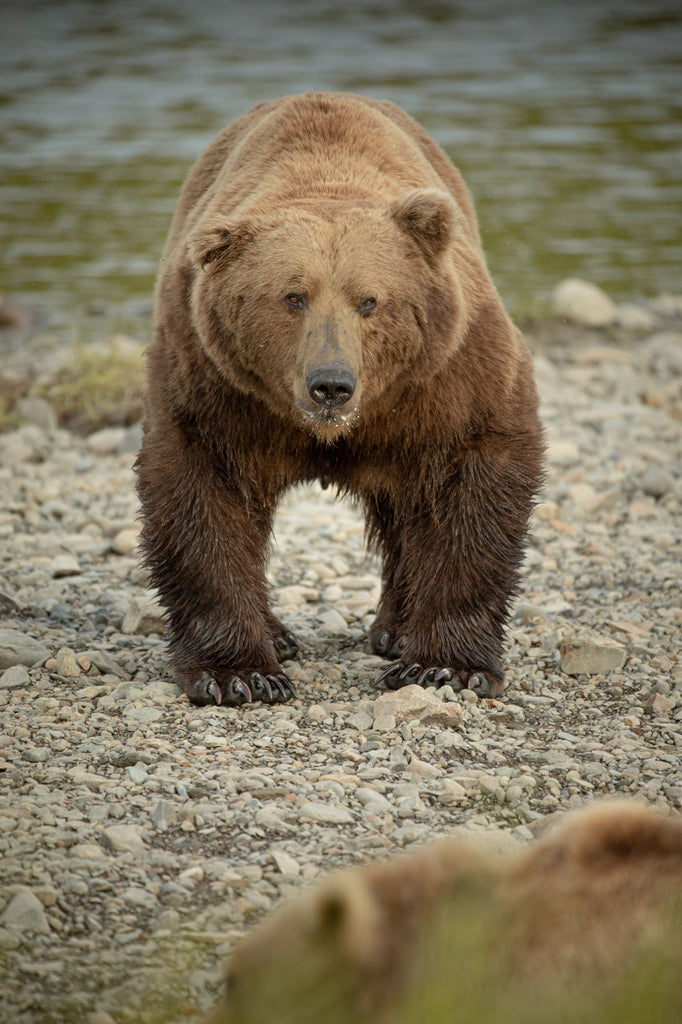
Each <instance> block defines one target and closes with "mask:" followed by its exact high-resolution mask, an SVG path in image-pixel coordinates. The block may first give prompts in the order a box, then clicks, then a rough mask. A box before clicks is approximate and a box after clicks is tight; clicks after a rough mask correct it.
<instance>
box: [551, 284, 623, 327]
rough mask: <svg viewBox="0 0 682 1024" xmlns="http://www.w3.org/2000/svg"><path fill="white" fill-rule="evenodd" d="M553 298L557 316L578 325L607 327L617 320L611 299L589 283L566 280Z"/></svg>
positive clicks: (555, 291) (559, 286)
mask: <svg viewBox="0 0 682 1024" xmlns="http://www.w3.org/2000/svg"><path fill="white" fill-rule="evenodd" d="M552 298H553V302H554V312H555V313H556V315H557V316H563V317H566V318H567V319H568V320H571V321H573V322H574V323H577V324H585V325H586V326H589V327H606V326H608V324H611V323H613V322H614V320H615V319H616V307H615V306H614V304H613V302H612V301H611V299H610V298H609V297H608V295H606V293H605V292H603V291H602V289H601V288H598V287H597V286H596V285H595V284H592V283H591V282H589V281H582V280H580V279H579V278H576V277H569V278H566V279H565V280H564V281H561V282H560V283H559V284H558V285H557V287H556V288H555V290H554V293H553V296H552Z"/></svg>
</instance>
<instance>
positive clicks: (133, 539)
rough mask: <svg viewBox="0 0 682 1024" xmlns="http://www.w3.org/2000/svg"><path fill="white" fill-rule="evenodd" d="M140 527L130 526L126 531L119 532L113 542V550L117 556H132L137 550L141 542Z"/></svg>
mask: <svg viewBox="0 0 682 1024" xmlns="http://www.w3.org/2000/svg"><path fill="white" fill-rule="evenodd" d="M140 530H141V527H139V526H128V527H126V529H125V530H119V532H118V533H117V534H116V536H115V537H114V539H113V540H112V542H111V549H112V551H115V552H116V554H117V555H130V554H132V552H133V551H134V550H135V549H136V547H137V545H138V543H139V541H140Z"/></svg>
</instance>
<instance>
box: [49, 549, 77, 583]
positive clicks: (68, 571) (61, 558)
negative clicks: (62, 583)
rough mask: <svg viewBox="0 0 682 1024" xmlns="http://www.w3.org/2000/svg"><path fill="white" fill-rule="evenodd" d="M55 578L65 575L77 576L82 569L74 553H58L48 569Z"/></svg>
mask: <svg viewBox="0 0 682 1024" xmlns="http://www.w3.org/2000/svg"><path fill="white" fill-rule="evenodd" d="M47 571H48V572H49V574H50V576H52V577H53V579H57V580H58V579H61V578H62V577H63V576H77V575H78V574H79V573H80V571H81V567H80V562H79V561H78V559H77V558H75V557H74V556H73V555H57V557H56V558H53V559H52V561H51V562H50V565H49V566H48V570H47Z"/></svg>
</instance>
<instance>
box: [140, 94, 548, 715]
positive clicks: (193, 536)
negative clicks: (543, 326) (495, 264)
mask: <svg viewBox="0 0 682 1024" xmlns="http://www.w3.org/2000/svg"><path fill="white" fill-rule="evenodd" d="M319 381H322V383H321V384H319V386H318V384H317V383H316V382H319ZM328 392H333V394H334V395H335V396H336V397H333V400H332V398H330V397H329V395H328ZM541 462H542V439H541V429H540V426H539V422H538V417H537V397H536V392H535V387H534V383H533V375H532V368H531V360H530V357H529V354H528V352H527V350H526V348H525V345H524V343H523V340H522V338H521V336H520V334H519V333H518V331H517V330H516V329H515V328H514V326H513V325H512V323H511V322H510V320H509V318H508V316H507V314H506V312H505V310H504V308H503V306H502V304H501V302H500V299H499V297H498V295H497V293H496V291H495V288H494V286H493V284H492V282H491V280H490V277H489V275H488V271H487V268H486V264H485V258H484V256H483V252H482V250H481V244H480V238H479V234H478V228H477V225H476V219H475V215H474V211H473V207H472V204H471V200H470V197H469V194H468V192H467V190H466V187H465V185H464V183H463V181H462V179H461V177H460V175H459V173H458V172H457V171H456V169H455V168H454V167H453V166H452V164H451V163H450V162H449V160H448V159H447V157H446V156H445V154H444V153H443V152H442V151H441V150H440V148H439V147H438V146H437V145H436V144H435V143H434V142H433V141H432V140H431V139H430V138H429V137H428V136H427V135H426V134H425V132H424V131H423V130H422V129H421V128H420V127H419V126H418V125H417V124H416V123H415V122H414V121H413V120H412V119H411V118H410V117H408V115H407V114H405V113H404V112H403V111H402V110H400V109H399V108H397V107H395V106H394V105H393V104H391V103H388V102H378V101H374V100H370V99H366V98H364V97H359V96H353V95H346V94H334V93H308V94H305V95H302V96H295V97H288V98H284V99H280V100H277V101H275V102H272V103H263V104H259V105H258V106H256V107H255V108H254V109H253V110H251V111H250V112H249V113H247V114H246V115H244V116H243V117H241V118H239V119H238V120H237V121H235V122H234V123H233V124H231V125H230V126H229V127H228V128H227V129H225V131H224V132H223V133H222V134H221V135H219V136H218V138H217V139H216V140H215V141H214V143H213V144H212V145H211V146H210V147H209V149H208V150H207V151H206V152H205V153H204V155H203V156H202V157H201V158H200V159H199V161H198V163H197V164H196V166H195V167H194V169H193V170H192V172H191V173H190V175H189V178H188V180H187V183H186V184H185V187H184V190H183V192H182V196H181V199H180V202H179V205H178V209H177V212H176V215H175V219H174V221H173V225H172V227H171V231H170V235H169V238H168V241H167V244H166V249H165V252H164V256H163V260H162V264H161V271H160V276H159V280H158V287H157V303H156V326H155V334H154V339H153V342H152V344H151V346H150V349H149V362H148V397H147V409H146V420H145V433H144V442H143V446H142V450H141V453H140V457H139V460H138V474H139V493H140V497H141V500H142V508H143V516H144V528H143V545H144V550H145V552H146V559H147V564H148V566H149V569H150V570H151V577H152V581H153V584H154V586H155V587H157V588H158V591H159V594H160V597H161V600H162V602H163V603H164V605H165V607H166V608H167V611H168V621H169V626H170V635H171V640H170V646H171V652H172V659H173V664H174V667H175V673H176V677H177V679H178V681H179V682H180V683H181V685H182V686H184V688H185V689H186V691H187V693H188V694H189V695H190V698H191V699H192V700H195V701H196V702H199V703H207V702H213V701H217V702H224V703H240V702H241V701H242V700H244V699H249V697H251V696H254V697H260V698H261V699H264V700H269V699H273V700H274V699H280V698H283V697H284V698H285V697H286V696H289V695H290V693H291V691H292V688H291V687H287V681H286V677H285V676H284V674H283V673H282V672H281V671H280V669H279V666H278V661H279V660H281V659H282V658H283V657H288V656H291V655H292V654H294V653H295V650H296V643H295V638H293V637H292V636H291V635H290V634H287V632H286V629H285V627H284V626H283V625H282V624H281V623H280V622H278V621H277V620H276V619H275V618H274V616H273V615H272V613H271V612H270V610H269V607H268V594H267V586H266V581H265V563H266V555H267V546H268V540H269V538H270V534H271V528H272V520H273V514H274V511H275V508H276V505H277V501H278V499H279V497H280V496H281V495H282V493H283V492H284V491H285V490H286V489H287V488H289V487H291V486H292V485H294V484H297V483H299V482H302V481H311V480H321V481H323V483H325V484H333V485H334V486H335V487H336V488H338V490H339V491H340V492H342V493H349V494H351V495H352V496H354V497H355V498H356V499H357V500H358V501H359V502H360V503H361V505H362V507H363V509H364V512H365V516H366V522H367V534H368V540H369V543H370V545H371V547H372V548H373V549H374V550H375V551H377V552H378V553H379V554H380V555H381V557H382V559H383V591H382V596H381V602H380V606H379V609H378V614H377V618H376V623H375V625H374V627H373V630H372V635H371V636H372V641H373V646H374V649H375V650H376V651H377V652H378V653H381V654H384V655H388V656H392V657H399V658H400V659H401V660H400V661H399V662H398V663H397V664H396V665H395V666H393V667H392V668H391V669H389V670H388V673H387V677H386V682H387V684H388V685H390V686H392V687H397V686H401V685H403V684H405V683H407V682H414V681H416V680H418V681H420V682H421V683H422V684H424V683H428V682H434V681H435V682H436V683H437V684H440V683H442V682H444V681H446V680H448V681H451V682H452V683H453V685H455V686H456V687H461V686H467V685H470V686H475V687H478V688H479V689H480V690H481V692H483V693H488V694H496V693H498V692H500V691H501V689H502V688H503V685H504V673H503V668H502V661H501V654H502V643H503V630H504V623H505V618H506V614H507V605H508V601H509V598H510V595H511V594H512V592H513V591H514V588H515V586H516V583H517V579H518V570H519V564H520V562H521V559H522V548H523V542H524V537H525V534H526V529H527V522H528V517H529V514H530V511H531V508H532V505H533V497H534V494H535V493H536V491H537V489H538V487H539V483H540V479H541Z"/></svg>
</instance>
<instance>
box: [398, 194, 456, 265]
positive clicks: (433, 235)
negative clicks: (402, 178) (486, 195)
mask: <svg viewBox="0 0 682 1024" xmlns="http://www.w3.org/2000/svg"><path fill="white" fill-rule="evenodd" d="M390 213H391V216H392V217H393V219H394V221H395V222H396V224H397V225H398V227H399V228H400V229H401V231H404V232H405V233H406V234H408V235H409V236H410V238H412V239H413V240H414V241H415V242H416V243H417V245H418V246H419V247H420V249H421V250H422V251H423V253H424V255H425V256H426V257H427V259H431V260H433V259H436V258H437V257H438V256H440V254H441V253H442V252H443V250H444V249H445V247H446V246H447V245H448V243H449V242H450V239H451V238H452V235H453V233H454V230H455V225H456V223H457V220H458V219H459V208H458V207H457V204H456V203H455V201H454V199H452V197H451V196H449V195H448V194H447V193H446V192H441V191H440V190H439V189H436V188H419V189H415V190H414V191H413V192H404V193H403V194H402V195H401V196H398V197H397V199H394V200H393V202H392V203H391V207H390Z"/></svg>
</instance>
